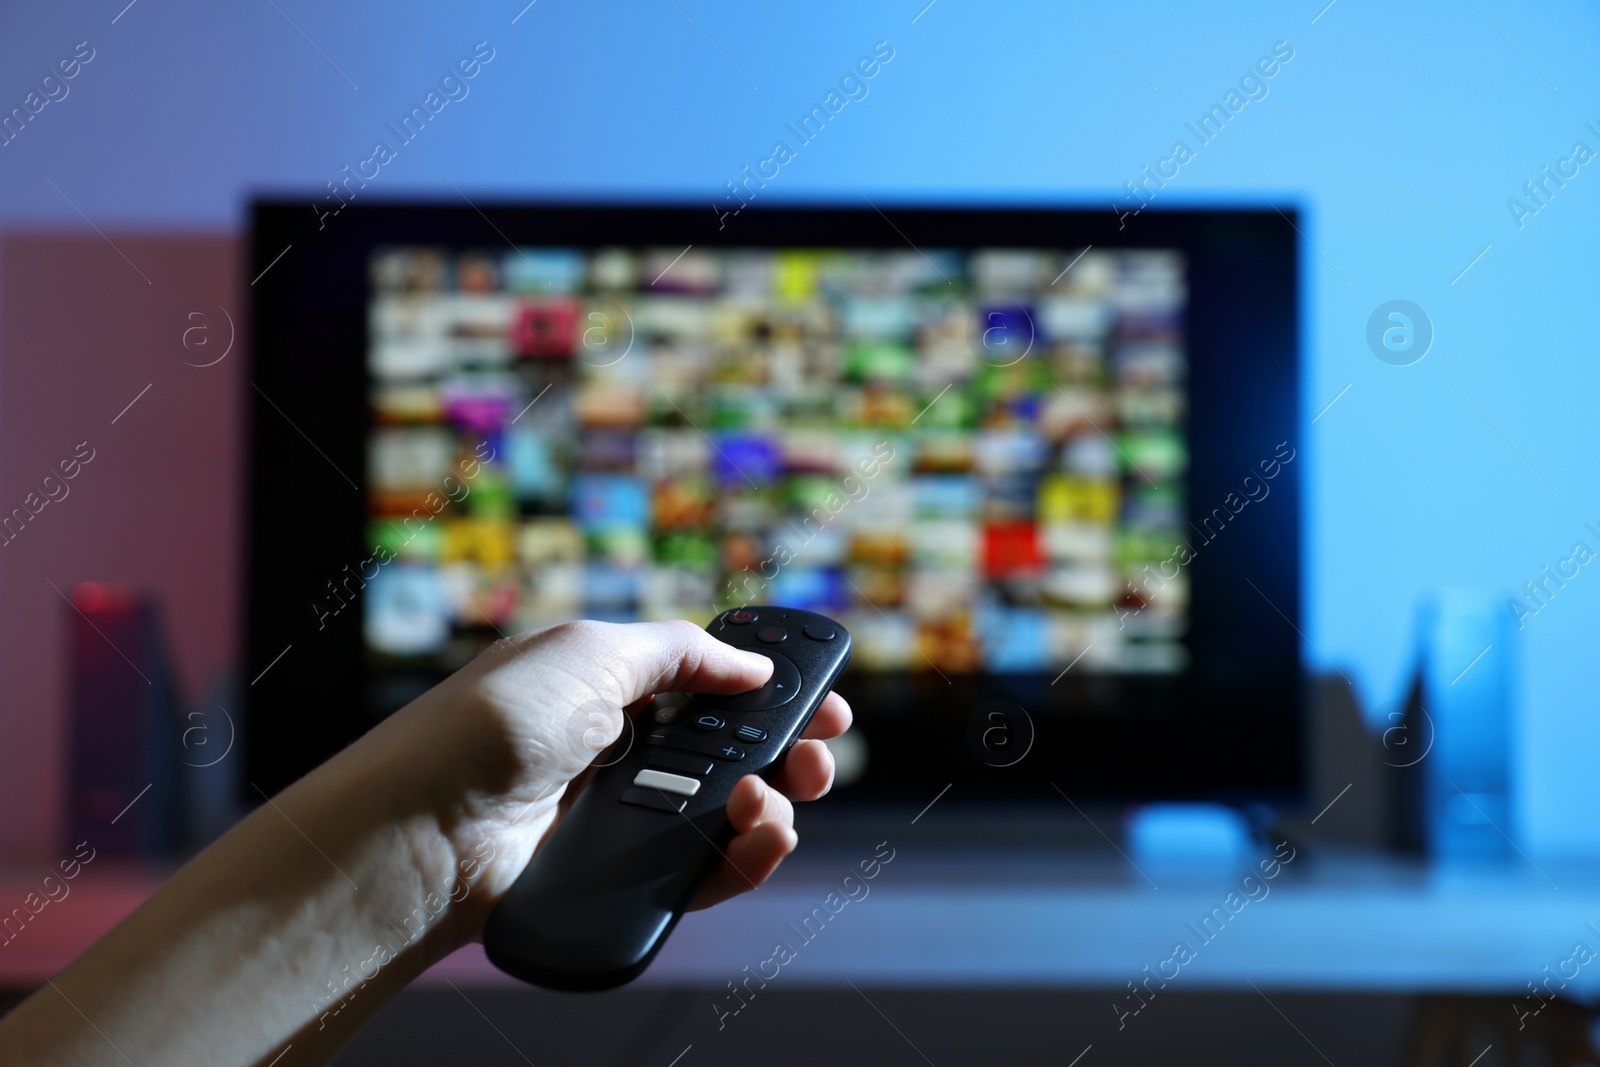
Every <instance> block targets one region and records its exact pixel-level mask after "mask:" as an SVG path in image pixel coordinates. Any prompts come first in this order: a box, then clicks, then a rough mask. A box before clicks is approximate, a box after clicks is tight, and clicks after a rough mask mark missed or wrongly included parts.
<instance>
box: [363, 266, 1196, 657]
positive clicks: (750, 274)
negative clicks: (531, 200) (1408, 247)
mask: <svg viewBox="0 0 1600 1067" xmlns="http://www.w3.org/2000/svg"><path fill="white" fill-rule="evenodd" d="M680 251H681V250H679V249H670V248H663V249H605V250H574V249H554V248H521V249H516V250H512V251H488V250H485V251H474V252H465V253H457V252H454V251H446V250H441V249H436V248H388V249H383V250H380V251H379V252H377V253H375V255H374V256H373V259H372V262H371V282H372V298H371V304H370V307H369V327H370V328H369V336H370V338H371V347H370V351H369V354H368V367H369V381H370V383H371V385H370V388H371V405H372V413H373V425H374V429H373V433H372V437H371V440H370V442H369V455H368V482H369V485H370V487H371V488H370V494H371V495H370V523H371V525H370V533H369V537H370V540H371V543H372V544H373V546H374V548H377V547H378V546H383V547H384V548H386V549H387V550H388V552H391V553H393V556H394V558H393V560H392V562H388V563H386V564H384V565H382V566H381V567H380V568H379V570H378V574H377V576H376V577H375V578H374V579H372V580H371V582H370V583H369V586H368V589H367V595H366V608H365V617H364V618H365V622H364V628H365V639H366V643H367V647H368V649H369V652H370V653H371V654H372V655H374V656H375V658H377V659H378V660H379V661H380V662H389V663H393V664H395V665H397V666H398V665H402V664H408V665H432V666H438V667H441V668H445V669H449V668H453V667H455V666H458V665H459V664H460V663H462V662H465V660H466V659H468V658H470V656H471V655H473V654H475V652H476V651H477V650H479V649H480V648H482V647H483V646H484V645H485V644H487V643H488V642H490V641H492V640H494V638H495V637H496V636H497V634H498V633H499V632H504V633H507V634H509V633H514V632H517V631H520V630H525V629H530V628H534V627H540V626H545V625H549V624H552V623H556V622H560V621H563V620H567V619H573V618H597V619H606V620H614V621H632V620H638V619H667V618H688V619H693V620H695V621H697V622H700V623H705V622H707V621H709V620H710V618H711V617H712V616H713V615H714V614H715V613H716V612H718V611H719V610H723V609H725V608H727V607H730V606H735V605H740V604H745V603H777V604H784V605H789V606H793V607H797V608H805V609H810V610H814V611H819V612H823V613H825V614H828V615H831V616H833V617H835V618H838V619H839V620H840V621H841V622H843V623H844V624H845V625H846V626H847V627H848V628H849V629H850V630H851V632H852V634H853V635H854V636H855V639H856V651H855V662H856V663H857V664H858V665H860V666H865V667H868V668H870V669H877V670H927V669H929V668H930V666H931V665H937V667H938V669H939V670H941V671H943V672H945V673H947V674H948V673H951V672H964V671H978V670H983V671H995V672H1040V671H1050V672H1054V671H1059V670H1061V669H1062V668H1064V667H1065V666H1066V665H1067V664H1069V663H1073V662H1074V661H1075V660H1078V659H1079V658H1080V656H1081V664H1080V667H1081V669H1082V670H1084V671H1086V672H1093V671H1112V672H1140V673H1163V672H1176V671H1179V670H1182V669H1183V667H1184V666H1185V652H1184V648H1183V645H1182V643H1181V638H1182V635H1183V631H1184V628H1185V626H1186V620H1187V600H1188V584H1187V576H1186V575H1185V574H1183V573H1180V574H1179V575H1178V576H1177V577H1176V578H1172V579H1170V580H1165V579H1163V580H1161V581H1151V580H1150V578H1149V575H1150V574H1151V573H1152V572H1153V571H1154V570H1155V568H1156V565H1157V564H1159V563H1161V561H1164V560H1168V559H1169V558H1170V557H1171V556H1172V555H1173V551H1174V547H1175V546H1176V545H1177V544H1178V543H1179V542H1181V541H1183V540H1184V537H1183V535H1182V533H1181V530H1182V528H1183V525H1184V521H1185V518H1184V516H1185V507H1184V504H1185V502H1184V497H1183V478H1184V474H1185V469H1186V465H1187V447H1186V440H1185V437H1184V434H1183V425H1184V421H1185V403H1186V396H1185V357H1184V347H1183V331H1184V307H1185V296H1186V293H1185V279H1184V259H1183V256H1182V255H1181V253H1178V252H1176V251H1167V250H1139V251H1113V252H1102V251H1094V250H1090V251H1088V252H1086V253H1080V250H1078V249H1063V250H1048V251H1047V250H1018V249H992V250H963V251H932V250H930V251H928V252H927V253H926V254H922V253H917V252H912V251H907V252H904V253H900V252H883V251H850V250H842V251H824V250H817V249H803V250H771V249H751V250H746V251H713V252H702V251H700V250H695V249H692V248H691V249H690V250H689V251H687V252H681V254H680ZM1080 255H1081V258H1080ZM1069 264H1070V265H1071V267H1070V269H1069V270H1066V272H1065V273H1064V274H1063V273H1062V272H1063V270H1064V269H1065V268H1067V267H1068V265H1069ZM1135 610H1136V614H1130V612H1134V611H1135ZM1119 617H1120V619H1121V620H1122V624H1121V625H1119ZM1086 650H1087V651H1086Z"/></svg>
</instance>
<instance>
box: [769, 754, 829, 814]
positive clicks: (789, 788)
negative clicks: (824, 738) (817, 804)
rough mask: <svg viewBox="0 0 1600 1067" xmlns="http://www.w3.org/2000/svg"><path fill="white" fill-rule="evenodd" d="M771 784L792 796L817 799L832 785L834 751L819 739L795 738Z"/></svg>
mask: <svg viewBox="0 0 1600 1067" xmlns="http://www.w3.org/2000/svg"><path fill="white" fill-rule="evenodd" d="M771 785H772V787H773V788H774V789H776V790H777V791H778V792H780V793H782V794H783V795H784V796H786V797H789V798H790V799H792V800H800V801H806V800H816V799H818V798H820V797H822V796H824V795H825V794H826V793H827V792H828V790H830V789H832V788H833V753H832V752H830V751H828V746H827V745H825V744H823V743H822V742H821V741H796V742H795V743H794V747H793V748H791V749H790V750H789V756H788V758H787V759H785V760H784V761H783V766H782V767H780V768H779V769H778V773H777V774H775V775H773V776H772V782H771Z"/></svg>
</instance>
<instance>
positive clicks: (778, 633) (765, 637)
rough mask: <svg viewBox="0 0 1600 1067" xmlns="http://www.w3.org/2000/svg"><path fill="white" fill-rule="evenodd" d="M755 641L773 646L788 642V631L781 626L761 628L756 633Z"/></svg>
mask: <svg viewBox="0 0 1600 1067" xmlns="http://www.w3.org/2000/svg"><path fill="white" fill-rule="evenodd" d="M756 640H757V641H765V642H766V643H767V644H769V645H775V644H777V643H778V642H780V641H787V640H789V631H788V630H785V629H784V628H783V627H781V626H763V627H761V629H759V630H757V631H756Z"/></svg>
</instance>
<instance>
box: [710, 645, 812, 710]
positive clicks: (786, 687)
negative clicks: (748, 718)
mask: <svg viewBox="0 0 1600 1067" xmlns="http://www.w3.org/2000/svg"><path fill="white" fill-rule="evenodd" d="M749 651H751V652H754V653H756V654H758V655H762V656H766V657H767V658H768V659H770V660H771V661H772V663H773V668H772V677H771V678H768V679H767V684H766V685H764V686H762V687H761V688H760V689H752V690H750V692H748V693H740V694H739V695H738V696H736V697H729V698H728V699H727V700H725V701H723V702H722V703H721V704H719V705H717V710H718V711H734V712H739V711H766V710H767V709H769V708H778V707H782V706H783V705H785V704H787V703H789V701H791V700H793V699H794V698H795V696H796V695H798V694H799V692H800V668H798V667H796V666H795V665H794V664H793V663H792V662H790V661H789V659H788V657H786V656H780V655H778V653H776V652H769V651H767V650H766V649H764V648H752V649H749ZM702 699H704V698H702Z"/></svg>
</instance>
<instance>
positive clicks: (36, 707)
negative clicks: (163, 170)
mask: <svg viewBox="0 0 1600 1067" xmlns="http://www.w3.org/2000/svg"><path fill="white" fill-rule="evenodd" d="M107 237H108V238H109V240H108V239H107ZM107 237H102V236H100V235H98V234H96V233H94V232H87V233H79V232H72V233H66V234H59V233H52V234H45V233H22V234H18V233H12V234H8V235H6V236H5V238H4V240H3V242H0V516H3V515H9V514H10V513H11V511H12V509H13V508H17V507H25V506H26V503H27V499H28V495H29V494H30V493H38V494H39V495H40V496H41V497H43V495H44V492H45V486H44V484H43V482H44V478H45V476H46V475H48V474H51V473H53V472H55V471H56V467H57V464H58V463H59V462H60V461H61V460H63V459H68V458H70V457H72V456H73V454H74V451H75V450H76V449H77V448H78V447H79V445H80V443H82V442H87V443H88V446H87V447H88V448H92V449H93V450H94V458H93V460H92V461H90V462H89V463H88V464H87V465H85V466H83V467H82V468H81V469H80V470H79V472H78V474H77V476H76V477H75V478H74V479H72V480H71V481H70V482H67V483H66V489H67V493H66V495H65V496H64V497H63V498H62V499H59V500H57V501H54V502H52V503H49V504H47V505H45V506H44V507H43V509H42V510H40V511H39V512H38V514H37V515H35V516H34V517H33V518H32V519H31V521H29V522H28V524H27V525H26V526H25V527H23V529H22V532H21V533H20V534H16V535H13V539H11V540H9V541H0V682H3V685H0V731H3V738H4V740H3V742H0V811H3V812H6V813H7V814H6V817H5V818H3V819H0V859H6V860H10V859H20V858H25V857H36V856H37V857H45V858H48V856H49V855H52V854H53V851H54V850H55V849H56V848H57V847H58V844H59V839H60V835H61V834H62V833H64V832H65V831H64V830H63V829H62V828H61V827H62V817H63V811H64V808H63V792H64V788H65V786H64V769H65V767H66V760H67V754H68V743H69V739H68V737H67V721H66V699H67V692H68V689H67V682H68V678H67V672H68V664H67V662H66V656H65V639H66V618H65V613H68V612H71V611H72V610H73V609H72V608H71V607H70V606H69V605H68V604H67V603H66V602H65V601H64V600H63V599H62V597H61V596H60V595H59V594H58V593H57V592H56V590H55V589H52V588H51V584H52V583H54V585H55V586H57V587H59V588H60V589H61V590H62V592H66V593H70V592H71V590H72V587H73V586H74V585H75V584H76V583H78V582H80V581H101V582H113V583H124V584H127V585H131V586H135V587H138V588H142V589H148V590H153V591H155V592H157V593H158V594H159V595H160V597H161V598H162V601H163V603H164V606H165V609H166V614H167V627H168V640H169V649H170V651H171V655H172V658H173V661H174V666H175V668H176V682H177V684H178V687H179V692H180V696H181V697H182V698H183V699H186V700H195V699H198V698H199V697H200V696H202V695H204V694H205V692H206V691H207V690H208V689H209V687H210V686H211V685H213V684H214V682H215V679H216V678H217V677H218V675H219V673H220V672H222V671H224V670H228V669H231V668H232V667H233V666H234V665H235V664H236V663H237V662H238V651H237V650H238V646H239V643H240V641H241V640H242V626H241V620H240V619H239V613H238V605H239V599H240V565H241V562H242V558H243V543H242V535H243V529H242V523H241V518H242V488H241V486H242V482H243V461H244V439H245V427H244V424H243V419H244V417H245V412H246V410H247V409H246V406H245V403H244V392H245V391H246V390H248V388H249V383H248V379H247V368H246V366H245V349H246V343H245V342H246V338H245V336H244V334H245V331H246V329H247V328H248V327H247V317H246V314H245V302H246V297H245V293H246V292H247V291H248V288H247V286H246V284H245V281H244V280H243V279H242V278H241V277H240V270H241V259H242V248H241V243H240V242H239V241H238V239H237V238H235V237H233V236H229V235H182V236H174V235H164V234H152V233H125V232H111V233H109V234H108V235H107ZM112 242H114V243H115V245H114V246H113V244H112ZM191 312H197V313H199V314H200V315H201V316H202V317H201V318H195V317H193V315H191V314H190V313H191ZM223 312H226V314H227V315H231V316H232V320H233V326H232V332H233V333H234V334H235V337H234V343H233V347H232V350H231V352H229V353H228V354H227V356H226V358H223V359H221V361H220V362H217V363H215V364H214V365H212V366H206V367H201V366H193V365H191V364H203V363H208V362H210V361H212V360H215V359H217V358H218V357H219V356H221V355H222V353H223V351H224V350H225V345H226V342H227V340H228V336H227V335H228V333H229V326H228V323H227V321H226V318H225V317H224V315H223ZM193 327H200V329H199V330H198V331H196V330H194V329H193ZM186 329H188V330H189V333H188V337H187V340H188V343H189V347H187V348H186V347H184V345H183V339H184V331H185V330H186ZM203 342H204V343H203ZM147 387H148V388H147ZM136 397H137V400H135V398H136ZM130 402H132V406H131V407H129V404H130ZM85 452H87V449H85ZM50 488H51V491H52V492H55V493H56V494H57V495H59V494H60V493H61V489H60V488H59V487H58V486H57V485H56V483H52V485H51V487H50ZM35 506H37V500H35ZM91 740H92V739H91ZM130 799H131V798H130Z"/></svg>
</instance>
